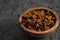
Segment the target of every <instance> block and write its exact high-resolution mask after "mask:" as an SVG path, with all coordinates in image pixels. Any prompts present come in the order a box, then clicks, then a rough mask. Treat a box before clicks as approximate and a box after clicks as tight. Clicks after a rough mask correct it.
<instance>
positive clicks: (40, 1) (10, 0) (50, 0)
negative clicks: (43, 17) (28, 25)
mask: <svg viewBox="0 0 60 40" xmlns="http://www.w3.org/2000/svg"><path fill="white" fill-rule="evenodd" d="M32 7H47V8H51V9H52V10H54V11H56V12H57V13H58V15H59V18H60V0H0V40H60V24H59V26H58V28H57V30H56V31H55V33H54V34H53V35H51V36H48V37H45V38H39V39H35V38H33V39H29V38H28V37H27V36H26V35H25V34H24V32H23V31H22V30H21V28H20V27H19V24H18V16H19V14H21V13H23V12H24V11H26V10H27V9H29V8H32Z"/></svg>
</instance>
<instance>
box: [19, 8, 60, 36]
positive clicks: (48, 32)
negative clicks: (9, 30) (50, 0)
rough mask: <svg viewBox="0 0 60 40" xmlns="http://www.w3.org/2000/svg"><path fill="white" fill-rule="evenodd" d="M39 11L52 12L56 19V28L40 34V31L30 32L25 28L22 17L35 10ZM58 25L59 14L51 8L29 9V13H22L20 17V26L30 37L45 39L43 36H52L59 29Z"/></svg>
mask: <svg viewBox="0 0 60 40" xmlns="http://www.w3.org/2000/svg"><path fill="white" fill-rule="evenodd" d="M37 9H43V10H47V11H51V12H52V13H53V14H54V15H55V17H56V23H55V24H54V26H53V27H52V28H51V29H49V30H46V31H41V32H38V31H34V30H30V29H28V28H26V27H24V26H23V24H22V23H21V21H22V16H23V15H25V14H27V13H29V12H30V11H33V10H37ZM58 24H59V17H58V15H57V13H56V12H55V11H53V10H51V9H49V8H44V7H36V8H30V9H28V10H27V11H25V12H24V13H22V14H21V15H20V16H19V25H20V27H21V28H22V30H23V31H24V32H26V34H28V35H30V36H35V37H43V36H47V35H49V34H52V33H53V32H54V31H55V30H56V29H57V27H58Z"/></svg>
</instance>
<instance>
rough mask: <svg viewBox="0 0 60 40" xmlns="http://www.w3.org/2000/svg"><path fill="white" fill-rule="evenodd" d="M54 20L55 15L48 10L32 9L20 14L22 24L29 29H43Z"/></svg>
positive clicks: (51, 24)
mask: <svg viewBox="0 0 60 40" xmlns="http://www.w3.org/2000/svg"><path fill="white" fill-rule="evenodd" d="M55 22H56V18H55V15H54V14H53V13H52V12H51V11H48V10H38V9H37V10H33V11H30V12H29V13H27V14H25V15H23V16H22V23H23V25H24V26H25V27H26V28H28V29H31V30H35V31H45V30H48V29H50V28H51V27H52V26H53V25H54V24H55Z"/></svg>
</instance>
